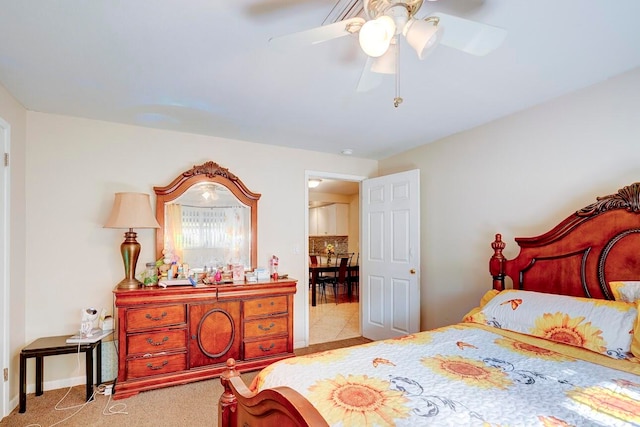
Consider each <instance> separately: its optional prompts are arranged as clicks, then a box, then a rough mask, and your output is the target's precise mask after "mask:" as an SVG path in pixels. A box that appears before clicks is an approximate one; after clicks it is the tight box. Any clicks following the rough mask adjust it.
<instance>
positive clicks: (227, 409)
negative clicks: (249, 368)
mask: <svg viewBox="0 0 640 427" xmlns="http://www.w3.org/2000/svg"><path fill="white" fill-rule="evenodd" d="M226 365H227V370H226V371H224V372H223V373H222V374H221V375H220V382H221V383H222V387H223V388H224V391H223V392H222V396H220V400H219V401H218V426H220V427H231V426H235V425H236V419H235V415H236V408H237V406H238V400H237V399H236V396H235V395H234V394H233V391H232V390H231V386H230V385H229V380H230V379H231V378H233V377H238V376H240V374H239V373H238V371H237V370H236V361H235V360H234V359H233V358H229V359H227V363H226Z"/></svg>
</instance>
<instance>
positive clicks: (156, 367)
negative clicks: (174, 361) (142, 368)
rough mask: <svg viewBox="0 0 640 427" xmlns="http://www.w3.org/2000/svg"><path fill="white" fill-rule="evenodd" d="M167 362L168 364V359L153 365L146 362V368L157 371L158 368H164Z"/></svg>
mask: <svg viewBox="0 0 640 427" xmlns="http://www.w3.org/2000/svg"><path fill="white" fill-rule="evenodd" d="M168 364H169V361H168V360H165V361H164V362H162V364H161V365H160V366H153V364H151V363H147V368H149V369H151V370H152V371H157V370H158V369H162V368H164V367H165V366H167V365H168Z"/></svg>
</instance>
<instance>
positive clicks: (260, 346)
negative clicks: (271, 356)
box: [258, 342, 276, 352]
mask: <svg viewBox="0 0 640 427" xmlns="http://www.w3.org/2000/svg"><path fill="white" fill-rule="evenodd" d="M275 346H276V343H274V342H272V343H271V345H270V346H269V348H264V347H263V346H262V344H260V345H259V346H258V347H259V348H260V350H262V351H265V352H267V351H271V349H272V348H273V347H275Z"/></svg>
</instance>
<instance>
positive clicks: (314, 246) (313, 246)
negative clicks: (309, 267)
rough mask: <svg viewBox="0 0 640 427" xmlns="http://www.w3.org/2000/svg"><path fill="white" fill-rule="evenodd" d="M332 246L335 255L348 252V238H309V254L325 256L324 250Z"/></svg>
mask: <svg viewBox="0 0 640 427" xmlns="http://www.w3.org/2000/svg"><path fill="white" fill-rule="evenodd" d="M328 244H332V245H333V247H334V252H335V253H336V254H340V253H346V252H348V251H349V236H309V254H316V255H325V254H326V253H327V252H326V250H325V248H326V247H327V245H328Z"/></svg>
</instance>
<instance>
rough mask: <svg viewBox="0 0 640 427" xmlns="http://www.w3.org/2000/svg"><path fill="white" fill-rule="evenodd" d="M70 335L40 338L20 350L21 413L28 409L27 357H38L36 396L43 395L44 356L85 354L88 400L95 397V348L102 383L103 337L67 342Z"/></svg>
mask: <svg viewBox="0 0 640 427" xmlns="http://www.w3.org/2000/svg"><path fill="white" fill-rule="evenodd" d="M67 338H69V335H61V336H57V337H44V338H38V339H37V340H35V341H34V342H32V343H31V344H29V345H28V346H26V347H25V348H23V349H22V351H21V352H20V413H24V412H26V410H27V359H28V358H30V357H35V358H36V396H41V395H42V393H43V391H42V388H43V387H42V386H43V377H44V375H43V374H44V357H45V356H56V355H59V354H73V353H78V352H79V351H81V352H83V353H84V354H85V362H86V363H85V365H86V367H85V369H86V371H87V401H89V400H91V399H92V398H93V349H95V348H97V349H98V351H97V352H96V353H97V358H96V359H97V380H98V383H97V384H101V383H102V339H99V340H97V341H95V342H92V343H87V344H84V343H83V344H69V343H67Z"/></svg>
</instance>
